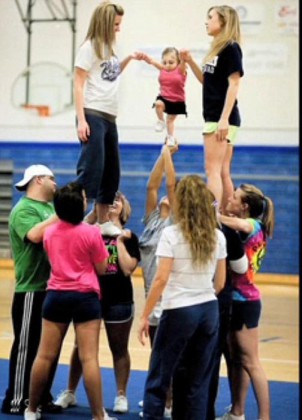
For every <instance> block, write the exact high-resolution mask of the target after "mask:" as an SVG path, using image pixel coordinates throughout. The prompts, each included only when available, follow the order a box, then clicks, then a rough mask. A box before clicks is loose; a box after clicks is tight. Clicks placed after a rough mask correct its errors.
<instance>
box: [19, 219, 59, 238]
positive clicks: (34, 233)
mask: <svg viewBox="0 0 302 420" xmlns="http://www.w3.org/2000/svg"><path fill="white" fill-rule="evenodd" d="M58 220H59V218H58V216H57V215H56V214H53V215H52V216H50V217H49V218H48V219H46V220H44V221H43V222H40V223H37V224H36V225H35V226H34V227H32V228H31V229H30V230H29V231H28V232H27V235H26V237H27V239H28V240H29V241H30V242H33V243H35V244H38V243H39V242H42V241H43V235H44V232H45V230H46V229H47V228H48V226H51V225H52V224H53V223H56V222H57V221H58Z"/></svg>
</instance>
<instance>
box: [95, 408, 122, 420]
mask: <svg viewBox="0 0 302 420" xmlns="http://www.w3.org/2000/svg"><path fill="white" fill-rule="evenodd" d="M92 420H93V419H92ZM104 420H118V419H117V418H116V417H110V416H109V414H108V413H107V411H106V410H105V409H104Z"/></svg>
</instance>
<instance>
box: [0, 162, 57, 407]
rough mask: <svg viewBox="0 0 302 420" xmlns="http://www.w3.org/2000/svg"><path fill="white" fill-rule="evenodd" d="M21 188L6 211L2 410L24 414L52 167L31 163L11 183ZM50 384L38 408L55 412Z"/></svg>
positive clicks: (37, 324)
mask: <svg viewBox="0 0 302 420" xmlns="http://www.w3.org/2000/svg"><path fill="white" fill-rule="evenodd" d="M15 187H16V188H17V189H18V190H19V191H25V194H24V196H22V197H21V199H20V200H19V201H18V203H17V204H16V205H15V206H14V208H13V209H12V211H11V213H10V217H9V235H10V242H11V248H12V256H13V259H14V265H15V277H16V282H15V292H14V296H13V302H12V310H11V313H12V323H13V327H14V328H13V330H14V341H13V344H12V351H11V353H10V360H9V364H10V366H9V380H8V387H7V390H6V394H5V397H4V399H3V402H2V407H1V411H2V412H3V413H7V414H23V412H24V410H25V408H26V407H27V400H28V397H29V383H30V372H31V368H32V365H33V362H34V359H35V357H36V353H37V350H38V346H39V341H40V335H41V325H42V304H43V301H44V298H45V295H46V285H47V280H48V278H49V274H50V265H49V262H48V259H47V256H46V253H45V251H44V250H43V246H42V240H43V234H44V231H45V230H46V228H47V227H48V226H50V225H51V224H53V223H55V222H56V221H57V220H58V217H57V216H56V215H55V211H54V207H53V205H52V200H53V197H54V193H55V190H56V182H55V177H54V174H53V172H52V171H51V170H50V169H49V168H48V167H47V166H44V165H31V166H29V167H28V168H27V169H26V170H25V172H24V176H23V179H21V181H19V182H17V183H16V184H15ZM50 386H51V383H50V384H49V387H48V389H47V392H45V393H44V395H43V400H42V407H41V408H42V412H43V411H45V412H51V413H55V412H59V411H61V407H59V406H57V405H55V404H54V403H53V398H52V395H51V393H50Z"/></svg>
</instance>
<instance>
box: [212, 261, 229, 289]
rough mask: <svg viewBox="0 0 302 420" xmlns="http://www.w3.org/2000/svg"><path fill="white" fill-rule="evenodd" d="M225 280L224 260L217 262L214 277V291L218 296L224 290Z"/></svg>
mask: <svg viewBox="0 0 302 420" xmlns="http://www.w3.org/2000/svg"><path fill="white" fill-rule="evenodd" d="M225 280H226V260H225V258H224V259H222V260H218V261H217V267H216V271H215V276H214V289H215V292H216V295H218V294H219V293H220V292H221V290H222V289H223V288H224V285H225Z"/></svg>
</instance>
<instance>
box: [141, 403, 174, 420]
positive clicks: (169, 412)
mask: <svg viewBox="0 0 302 420" xmlns="http://www.w3.org/2000/svg"><path fill="white" fill-rule="evenodd" d="M141 402H142V403H143V401H140V403H141ZM139 416H140V418H141V419H142V418H144V413H143V412H142V411H140V412H139ZM171 418H172V408H168V407H165V411H164V419H171Z"/></svg>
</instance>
